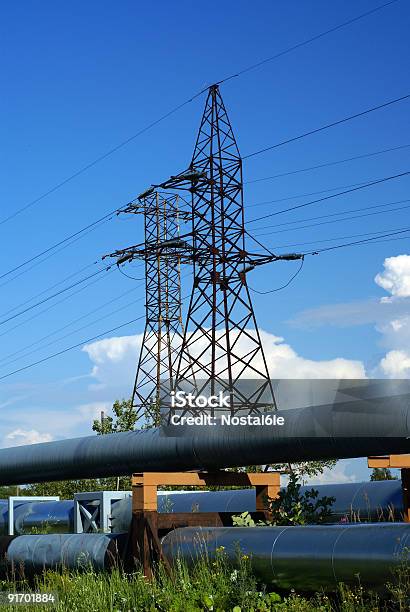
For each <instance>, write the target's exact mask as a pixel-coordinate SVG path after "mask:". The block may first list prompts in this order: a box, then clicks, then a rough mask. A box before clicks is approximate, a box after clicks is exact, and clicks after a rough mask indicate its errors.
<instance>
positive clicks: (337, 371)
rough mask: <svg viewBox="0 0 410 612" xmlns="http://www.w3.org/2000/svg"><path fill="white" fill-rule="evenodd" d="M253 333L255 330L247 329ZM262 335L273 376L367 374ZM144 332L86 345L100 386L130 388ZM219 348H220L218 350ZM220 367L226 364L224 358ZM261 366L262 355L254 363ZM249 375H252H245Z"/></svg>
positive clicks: (243, 342) (241, 345) (241, 350)
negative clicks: (300, 352)
mask: <svg viewBox="0 0 410 612" xmlns="http://www.w3.org/2000/svg"><path fill="white" fill-rule="evenodd" d="M247 331H248V333H249V334H250V335H253V331H252V330H247ZM260 334H261V339H262V343H263V346H264V351H265V357H266V361H267V365H268V370H269V374H270V376H271V377H272V378H364V377H365V376H366V373H365V368H364V366H363V363H362V362H360V361H354V360H349V359H344V358H342V357H338V358H336V359H330V360H313V359H305V358H304V357H302V356H300V355H298V354H297V352H296V351H295V350H294V349H293V348H292V347H291V346H290V345H289V344H286V343H285V342H284V339H283V338H280V337H278V336H275V335H273V334H271V333H269V332H265V331H261V332H260ZM140 343H141V336H140V335H138V336H123V337H116V338H107V339H105V340H100V341H98V342H95V343H93V344H89V345H87V346H86V347H85V349H84V350H85V351H86V352H87V353H88V355H89V357H90V359H91V361H92V362H93V363H94V365H93V370H92V371H93V376H94V377H95V378H97V379H98V381H99V382H100V383H101V386H102V387H103V388H105V389H106V390H107V391H108V390H109V389H110V388H112V386H113V385H115V386H116V387H117V386H118V385H119V384H120V383H121V382H122V383H123V384H124V388H125V389H126V390H127V391H129V389H130V386H131V385H130V381H132V379H133V377H134V376H135V371H136V366H137V357H138V350H137V349H138V348H139V346H140ZM204 346H205V340H203V342H200V341H198V342H197V343H196V351H197V352H198V354H199V353H200V352H201V351H202V350H203V348H204ZM253 347H254V345H253V344H252V342H251V340H249V339H248V338H247V337H246V336H242V337H241V339H240V341H239V342H238V343H237V344H236V346H235V351H237V352H238V354H242V355H246V354H247V353H248V352H249V350H250V348H253ZM218 352H220V349H218V351H217V356H218ZM203 359H204V360H205V362H206V361H208V360H209V356H208V357H207V356H206V354H205V355H203ZM218 364H219V367H220V368H223V364H222V363H221V360H219V362H218ZM254 365H256V366H257V367H261V368H262V365H263V364H262V360H261V358H260V359H259V360H258V361H257V362H255V363H254ZM244 377H248V378H250V377H251V376H250V375H249V374H248V375H244Z"/></svg>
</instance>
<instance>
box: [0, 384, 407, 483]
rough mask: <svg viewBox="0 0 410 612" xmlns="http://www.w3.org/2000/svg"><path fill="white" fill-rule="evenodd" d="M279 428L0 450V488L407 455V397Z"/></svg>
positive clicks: (290, 414) (307, 412) (296, 414)
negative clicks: (141, 473)
mask: <svg viewBox="0 0 410 612" xmlns="http://www.w3.org/2000/svg"><path fill="white" fill-rule="evenodd" d="M281 415H283V416H284V418H285V424H284V425H283V426H276V427H273V426H265V427H255V426H251V425H250V426H239V427H229V426H223V427H212V426H209V427H202V428H198V429H196V428H192V429H191V433H189V432H187V433H186V435H180V436H177V437H171V436H167V435H163V433H162V432H161V431H160V430H159V429H152V430H138V431H132V432H125V433H115V434H109V435H105V436H89V437H84V438H74V439H69V440H61V441H58V442H45V443H43V444H33V445H30V446H24V447H21V446H20V447H15V448H7V449H2V450H0V484H3V485H5V484H24V483H31V482H43V481H50V480H61V479H71V478H73V479H77V478H97V477H103V476H114V475H121V474H131V473H132V472H139V471H173V470H192V469H208V470H215V469H219V468H222V467H234V466H243V465H251V464H265V463H280V462H286V461H290V460H291V461H304V460H317V459H330V458H339V459H341V458H351V457H363V456H366V455H376V454H388V453H406V452H410V440H409V437H410V404H409V401H408V399H407V398H406V397H404V396H398V397H391V398H375V399H371V401H370V400H359V401H353V402H350V401H349V402H345V403H343V402H341V403H338V404H329V405H324V406H311V407H308V408H300V409H299V408H298V409H293V410H285V411H281Z"/></svg>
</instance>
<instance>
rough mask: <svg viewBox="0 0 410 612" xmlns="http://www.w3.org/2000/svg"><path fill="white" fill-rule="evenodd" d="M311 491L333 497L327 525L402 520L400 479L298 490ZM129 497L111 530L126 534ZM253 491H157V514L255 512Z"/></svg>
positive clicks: (121, 502)
mask: <svg viewBox="0 0 410 612" xmlns="http://www.w3.org/2000/svg"><path fill="white" fill-rule="evenodd" d="M312 488H314V489H315V490H317V491H318V496H319V498H321V497H324V496H326V497H333V498H334V500H335V501H334V502H333V503H332V505H331V515H330V516H329V519H328V521H327V522H329V523H337V522H340V521H343V522H345V521H346V522H371V521H379V522H381V521H386V520H399V521H400V520H402V512H403V499H402V489H401V480H385V481H379V482H377V481H375V482H348V483H343V484H326V485H314V486H305V487H301V493H304V492H305V491H306V490H311V489H312ZM131 507H132V499H131V497H126V498H124V499H121V500H119V501H118V502H116V503H115V504H114V505H113V508H112V519H111V524H112V530H113V531H114V532H117V533H118V532H121V531H128V529H129V526H130V522H131ZM255 510H256V497H255V490H254V489H236V490H235V489H233V490H228V491H203V492H200V491H184V492H182V491H181V492H175V491H160V492H159V493H158V511H159V512H234V513H235V512H236V513H240V512H245V511H248V512H255Z"/></svg>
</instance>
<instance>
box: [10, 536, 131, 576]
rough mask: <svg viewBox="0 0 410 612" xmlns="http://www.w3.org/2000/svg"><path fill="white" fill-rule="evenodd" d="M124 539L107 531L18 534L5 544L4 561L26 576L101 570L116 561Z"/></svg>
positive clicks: (119, 556)
mask: <svg viewBox="0 0 410 612" xmlns="http://www.w3.org/2000/svg"><path fill="white" fill-rule="evenodd" d="M1 539H2V538H0V541H1ZM125 539H126V537H125V536H124V535H118V534H107V533H88V534H82V533H81V534H60V535H57V534H52V535H49V534H47V535H22V536H17V537H15V538H14V539H12V540H11V542H10V543H9V544H8V546H7V549H6V553H5V564H6V568H9V569H10V568H13V569H14V571H16V572H19V570H20V569H21V572H22V573H24V574H25V575H27V574H33V573H35V572H41V571H43V570H45V569H56V568H62V567H64V568H67V569H75V570H79V569H83V570H89V569H94V570H96V571H102V570H104V569H109V568H110V567H113V566H114V565H116V564H117V563H118V561H119V559H120V558H121V554H122V549H123V546H124V544H125Z"/></svg>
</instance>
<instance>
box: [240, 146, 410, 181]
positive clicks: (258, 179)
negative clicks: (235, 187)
mask: <svg viewBox="0 0 410 612" xmlns="http://www.w3.org/2000/svg"><path fill="white" fill-rule="evenodd" d="M408 147H410V144H405V145H400V146H398V147H391V148H389V149H382V150H381V151H373V152H372V153H363V154H362V155H355V156H354V157H346V158H345V159H338V160H336V161H331V162H324V163H322V164H317V165H316V166H309V167H307V168H299V169H298V170H289V171H288V172H282V173H281V174H272V175H271V176H263V177H261V178H257V179H252V180H251V181H245V182H244V185H249V184H250V183H260V182H261V181H269V180H272V179H277V178H282V177H284V176H291V175H293V174H300V173H301V172H310V171H311V170H319V169H320V168H327V167H329V166H336V165H338V164H345V163H347V162H350V161H355V160H357V159H365V158H367V157H375V156H376V155H382V154H383V153H390V152H391V151H400V150H402V149H406V148H408Z"/></svg>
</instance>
